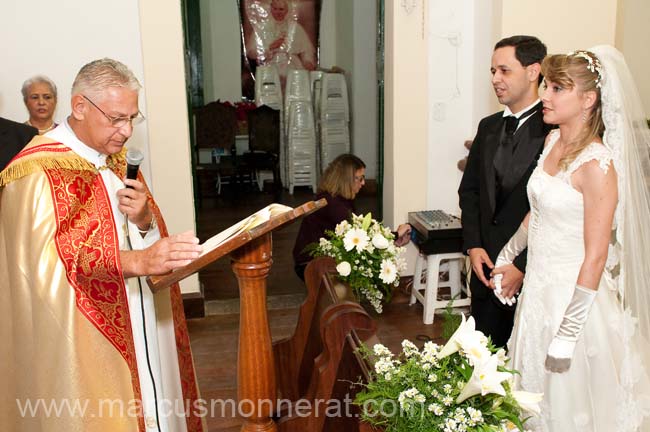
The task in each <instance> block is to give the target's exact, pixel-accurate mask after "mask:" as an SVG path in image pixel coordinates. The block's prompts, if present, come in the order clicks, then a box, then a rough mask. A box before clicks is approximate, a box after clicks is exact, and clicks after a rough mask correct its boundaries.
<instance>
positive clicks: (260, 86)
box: [255, 65, 287, 185]
mask: <svg viewBox="0 0 650 432" xmlns="http://www.w3.org/2000/svg"><path fill="white" fill-rule="evenodd" d="M255 105H257V106H262V105H268V106H269V107H271V108H273V109H275V110H279V111H280V131H281V133H280V179H281V181H282V184H283V185H286V184H287V183H286V159H287V156H286V139H285V134H284V133H282V131H284V127H283V125H284V119H283V115H282V113H283V110H282V109H283V97H282V87H281V84H280V75H279V74H278V69H277V68H276V67H275V66H274V65H265V66H258V67H257V70H256V71H255ZM283 167H285V168H284V169H283Z"/></svg>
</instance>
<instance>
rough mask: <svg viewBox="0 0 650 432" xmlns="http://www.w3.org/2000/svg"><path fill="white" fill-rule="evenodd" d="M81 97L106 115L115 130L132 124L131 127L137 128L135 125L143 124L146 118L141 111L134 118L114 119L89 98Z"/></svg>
mask: <svg viewBox="0 0 650 432" xmlns="http://www.w3.org/2000/svg"><path fill="white" fill-rule="evenodd" d="M81 96H83V98H84V99H86V100H87V101H88V102H90V103H91V105H92V106H94V107H95V108H97V109H98V110H99V112H100V113H102V114H104V117H106V118H107V119H108V121H109V122H110V123H111V126H113V127H114V128H121V127H122V126H124V125H126V124H127V123H131V126H135V125H137V124H139V123H142V122H143V121H144V116H143V115H142V113H141V112H140V111H138V113H137V114H136V115H134V116H132V117H126V116H125V117H113V116H110V115H108V114H106V113H105V112H104V110H103V109H101V108H100V107H98V106H97V104H95V102H93V101H91V100H90V99H89V98H88V97H87V96H85V95H81Z"/></svg>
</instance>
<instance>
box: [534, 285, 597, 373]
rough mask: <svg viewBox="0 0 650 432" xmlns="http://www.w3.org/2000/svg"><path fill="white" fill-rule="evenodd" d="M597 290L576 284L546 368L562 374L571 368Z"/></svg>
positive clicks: (550, 349)
mask: <svg viewBox="0 0 650 432" xmlns="http://www.w3.org/2000/svg"><path fill="white" fill-rule="evenodd" d="M596 292H597V291H595V290H592V289H589V288H585V287H583V286H581V285H577V284H576V288H575V290H574V291H573V297H572V298H571V302H569V306H567V308H566V311H565V312H564V318H563V319H562V324H560V329H559V330H558V331H557V334H556V335H555V337H554V338H553V340H552V341H551V345H549V347H548V352H547V354H546V362H545V366H546V369H548V370H549V371H551V372H556V373H562V372H566V371H568V370H569V368H570V367H571V359H572V358H573V351H574V350H575V347H576V342H577V341H578V338H579V337H580V334H581V333H582V329H583V328H584V325H585V322H587V317H588V316H589V311H590V310H591V305H592V304H593V303H594V299H595V298H596Z"/></svg>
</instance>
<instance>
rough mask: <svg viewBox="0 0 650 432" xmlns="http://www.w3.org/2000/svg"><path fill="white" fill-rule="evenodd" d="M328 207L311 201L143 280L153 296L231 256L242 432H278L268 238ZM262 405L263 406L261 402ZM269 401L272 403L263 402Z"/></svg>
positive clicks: (270, 258)
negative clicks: (237, 307) (243, 411)
mask: <svg viewBox="0 0 650 432" xmlns="http://www.w3.org/2000/svg"><path fill="white" fill-rule="evenodd" d="M326 205H327V201H326V200H325V199H320V200H318V201H309V202H307V203H305V204H303V205H301V206H299V207H296V208H295V209H293V210H290V211H288V212H286V213H282V214H280V215H278V216H275V217H272V218H271V219H269V220H268V221H267V222H264V223H263V224H261V225H258V226H256V227H254V228H252V229H251V230H249V231H246V232H243V233H241V234H238V235H235V236H233V237H232V238H230V239H228V240H226V241H225V242H224V243H222V244H221V245H219V246H218V247H217V248H215V249H213V250H211V251H209V252H207V253H205V254H203V255H202V256H200V257H199V258H197V259H196V260H195V261H193V262H191V263H190V264H188V265H187V266H185V267H182V268H180V269H177V270H175V271H173V272H171V273H168V274H166V275H162V276H151V277H149V278H148V279H147V282H148V283H149V287H150V288H151V290H152V291H153V292H156V291H158V290H161V289H163V288H166V287H168V286H169V285H171V284H172V283H174V282H178V281H180V280H182V279H184V278H186V277H187V276H189V275H191V274H193V273H196V272H197V271H199V270H200V269H201V268H203V267H205V266H206V265H208V264H210V263H212V262H214V261H216V260H218V259H220V258H222V257H223V256H225V255H228V254H230V255H231V259H232V268H233V272H234V273H235V275H236V276H237V280H238V281H239V294H240V315H241V316H240V324H239V354H238V364H237V370H238V372H237V379H238V384H237V387H238V398H239V400H240V402H241V401H250V403H252V404H254V405H255V406H254V408H255V409H252V408H253V406H252V405H250V404H249V407H247V408H248V409H250V410H251V411H252V412H253V415H251V416H250V417H247V418H246V419H245V421H244V425H243V426H242V429H241V430H242V431H277V430H278V428H277V425H276V424H275V422H274V421H273V420H272V419H271V415H272V414H273V413H272V411H273V409H274V406H273V405H274V404H275V401H276V399H277V398H276V378H275V366H274V359H273V348H272V346H271V334H270V330H269V322H268V315H267V313H266V278H267V276H268V274H269V271H270V269H271V265H272V264H273V260H272V236H271V233H272V232H273V231H274V230H275V229H277V228H279V227H281V226H283V225H285V224H287V223H289V222H291V221H294V220H295V219H297V218H299V217H301V216H304V215H307V214H309V213H312V212H314V211H316V210H319V209H321V208H323V207H325V206H326ZM258 401H264V402H265V403H259V402H258ZM267 401H270V403H267Z"/></svg>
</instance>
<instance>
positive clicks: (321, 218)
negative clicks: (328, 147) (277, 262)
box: [293, 154, 411, 280]
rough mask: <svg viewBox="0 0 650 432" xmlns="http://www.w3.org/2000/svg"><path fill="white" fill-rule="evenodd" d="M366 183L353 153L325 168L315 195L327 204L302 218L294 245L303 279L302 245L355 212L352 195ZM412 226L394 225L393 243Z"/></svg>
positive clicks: (400, 243)
mask: <svg viewBox="0 0 650 432" xmlns="http://www.w3.org/2000/svg"><path fill="white" fill-rule="evenodd" d="M364 184H366V164H365V163H363V161H362V160H361V159H359V158H358V157H357V156H355V155H352V154H342V155H340V156H338V157H337V158H336V159H334V160H333V161H332V162H330V164H329V165H328V166H327V168H326V169H325V172H324V173H323V176H322V177H321V180H320V182H319V184H318V191H317V194H316V197H315V198H314V199H316V200H319V199H321V198H325V199H326V200H327V206H326V207H324V208H322V209H320V210H318V211H316V212H314V213H312V214H310V215H309V216H307V217H305V218H303V220H302V224H301V225H300V231H299V232H298V237H297V238H296V243H295V245H294V247H293V259H294V263H295V270H296V274H297V275H298V277H300V279H302V280H305V268H306V267H307V264H309V262H310V261H311V260H312V257H311V256H310V255H309V253H308V252H306V251H305V248H306V247H307V246H308V245H310V244H311V243H317V242H318V241H319V239H320V238H321V237H324V236H325V231H327V230H332V231H333V230H334V228H335V227H336V225H337V224H339V223H340V222H342V221H344V220H346V219H348V218H349V217H350V216H351V215H352V213H354V212H355V208H354V198H355V197H356V196H357V194H358V193H359V191H360V190H361V188H362V187H363V185H364ZM410 234H411V226H410V225H409V224H402V225H400V226H399V227H398V228H397V233H396V236H397V239H396V241H395V243H396V244H397V245H398V246H403V245H404V244H406V243H408V242H409V239H410Z"/></svg>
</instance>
